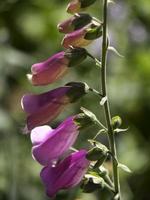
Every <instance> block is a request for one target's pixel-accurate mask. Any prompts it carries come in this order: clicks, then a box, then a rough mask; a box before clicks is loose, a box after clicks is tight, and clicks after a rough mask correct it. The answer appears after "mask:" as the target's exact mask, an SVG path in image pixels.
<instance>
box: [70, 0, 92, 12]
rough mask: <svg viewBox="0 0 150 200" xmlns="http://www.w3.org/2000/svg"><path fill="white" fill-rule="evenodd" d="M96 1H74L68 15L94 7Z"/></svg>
mask: <svg viewBox="0 0 150 200" xmlns="http://www.w3.org/2000/svg"><path fill="white" fill-rule="evenodd" d="M95 1H96V0H72V1H71V2H70V3H69V4H68V7H67V12H68V13H71V14H72V13H77V12H79V11H80V10H82V9H84V8H86V7H88V6H90V5H92V4H93V3H95Z"/></svg>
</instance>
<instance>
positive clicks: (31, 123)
mask: <svg viewBox="0 0 150 200" xmlns="http://www.w3.org/2000/svg"><path fill="white" fill-rule="evenodd" d="M88 89H89V88H88V86H87V85H86V84H85V83H82V82H70V83H68V84H66V85H65V86H64V87H59V88H56V89H54V90H50V91H48V92H45V93H42V94H39V95H35V94H27V95H24V96H23V97H22V100H21V105H22V108H23V110H24V111H25V112H26V113H27V114H28V115H27V127H26V129H27V130H26V131H30V130H32V129H33V128H35V127H36V126H40V125H44V124H46V123H47V122H51V121H52V120H53V119H55V118H56V117H57V116H58V115H59V114H60V113H61V112H62V110H63V109H64V108H65V106H66V105H68V104H70V103H73V102H75V101H77V100H78V99H79V98H80V97H82V96H83V95H85V94H86V93H87V92H88Z"/></svg>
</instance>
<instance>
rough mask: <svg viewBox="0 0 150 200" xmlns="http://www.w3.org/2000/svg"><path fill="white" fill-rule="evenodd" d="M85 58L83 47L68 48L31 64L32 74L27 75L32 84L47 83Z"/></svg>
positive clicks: (62, 74)
mask: <svg viewBox="0 0 150 200" xmlns="http://www.w3.org/2000/svg"><path fill="white" fill-rule="evenodd" d="M85 58H86V50H85V49H83V48H69V49H67V50H66V51H62V52H59V53H57V54H55V55H53V56H52V57H50V58H49V59H47V60H45V61H43V62H40V63H36V64H34V65H32V67H31V73H32V74H28V75H27V77H28V79H29V80H30V81H31V83H32V84H33V85H47V84H50V83H53V82H54V81H57V80H58V79H60V78H61V77H62V76H64V75H65V73H66V72H67V71H68V69H69V67H72V66H75V65H78V64H79V63H81V62H82V61H83V60H84V59H85Z"/></svg>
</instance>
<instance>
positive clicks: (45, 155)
mask: <svg viewBox="0 0 150 200" xmlns="http://www.w3.org/2000/svg"><path fill="white" fill-rule="evenodd" d="M73 119H74V117H69V118H67V119H66V120H65V121H64V122H62V123H61V124H60V125H59V126H58V127H57V128H56V129H55V130H53V131H51V132H50V134H49V136H48V135H46V137H47V136H48V137H47V138H46V139H44V141H43V142H42V143H40V144H39V145H35V146H33V148H32V153H33V156H34V158H35V159H36V160H37V161H38V162H39V163H40V164H41V165H47V164H48V163H49V162H51V161H53V160H55V159H57V158H59V157H60V156H62V155H63V154H64V153H65V152H66V151H67V150H68V149H69V148H70V147H71V146H72V145H73V144H74V142H75V140H76V138H77V136H78V133H79V131H78V127H77V125H76V124H75V123H74V121H73ZM37 129H38V128H37ZM33 130H34V129H33ZM43 133H44V132H43ZM43 133H42V132H41V134H43ZM44 135H45V133H44Z"/></svg>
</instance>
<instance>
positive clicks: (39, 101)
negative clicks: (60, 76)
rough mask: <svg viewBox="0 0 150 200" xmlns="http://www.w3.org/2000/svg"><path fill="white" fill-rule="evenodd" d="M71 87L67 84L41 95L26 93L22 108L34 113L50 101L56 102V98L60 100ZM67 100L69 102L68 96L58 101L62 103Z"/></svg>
mask: <svg viewBox="0 0 150 200" xmlns="http://www.w3.org/2000/svg"><path fill="white" fill-rule="evenodd" d="M69 89H70V87H66V86H65V87H59V88H56V89H54V90H51V91H49V92H46V93H43V94H39V95H32V94H27V95H24V96H23V97H22V100H21V105H22V108H23V109H24V110H25V111H26V112H27V113H34V112H36V111H38V110H39V109H40V108H42V107H43V106H47V105H48V104H49V103H54V102H55V101H56V100H57V101H58V99H59V98H61V97H64V96H65V94H66V92H67V91H69ZM62 100H63V102H62ZM67 102H68V100H67V98H66V100H65V102H64V98H63V99H60V101H59V102H58V103H59V104H61V103H67Z"/></svg>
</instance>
